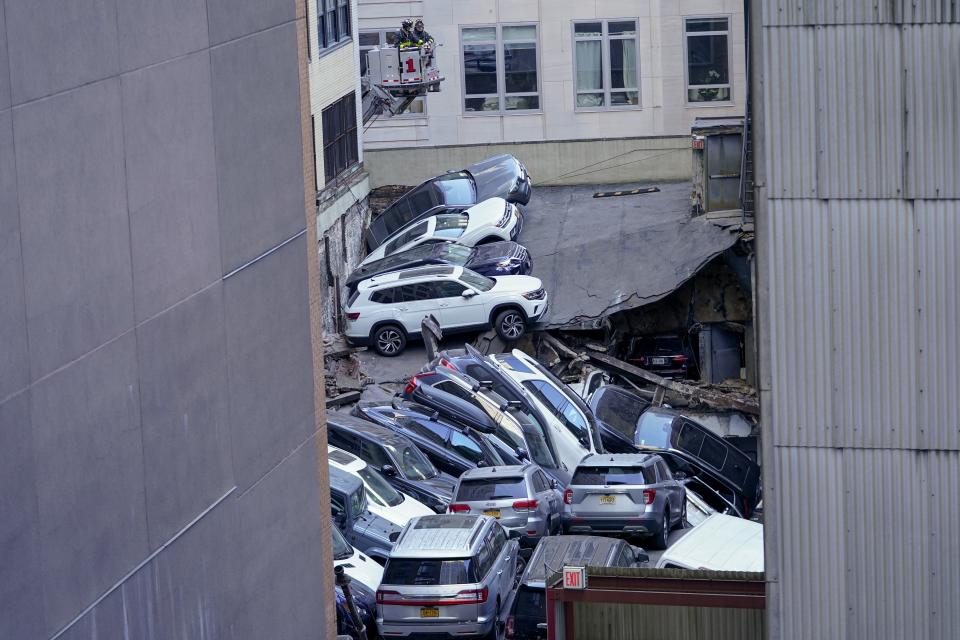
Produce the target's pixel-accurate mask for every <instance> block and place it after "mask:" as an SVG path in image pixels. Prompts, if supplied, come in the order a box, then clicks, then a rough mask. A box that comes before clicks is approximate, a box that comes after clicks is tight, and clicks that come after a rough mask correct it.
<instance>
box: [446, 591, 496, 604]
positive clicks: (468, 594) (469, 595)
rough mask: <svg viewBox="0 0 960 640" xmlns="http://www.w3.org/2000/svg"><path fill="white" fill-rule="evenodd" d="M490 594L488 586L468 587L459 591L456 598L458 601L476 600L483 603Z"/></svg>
mask: <svg viewBox="0 0 960 640" xmlns="http://www.w3.org/2000/svg"><path fill="white" fill-rule="evenodd" d="M488 595H490V591H489V590H488V589H487V588H486V587H484V588H483V589H467V590H466V591H461V592H460V593H458V594H457V597H456V598H455V600H456V602H457V603H459V602H476V603H477V604H483V603H484V602H486V601H487V596H488Z"/></svg>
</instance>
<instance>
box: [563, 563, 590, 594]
mask: <svg viewBox="0 0 960 640" xmlns="http://www.w3.org/2000/svg"><path fill="white" fill-rule="evenodd" d="M563 588H564V589H586V588H587V569H586V567H564V568H563Z"/></svg>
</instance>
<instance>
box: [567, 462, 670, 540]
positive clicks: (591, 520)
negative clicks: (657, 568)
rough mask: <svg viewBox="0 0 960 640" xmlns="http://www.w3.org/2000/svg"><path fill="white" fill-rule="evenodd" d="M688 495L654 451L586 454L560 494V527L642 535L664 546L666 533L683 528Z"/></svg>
mask: <svg viewBox="0 0 960 640" xmlns="http://www.w3.org/2000/svg"><path fill="white" fill-rule="evenodd" d="M686 494H687V492H686V489H685V488H684V486H683V484H682V483H680V482H679V481H677V480H675V479H674V478H673V476H672V474H671V473H670V470H669V469H668V468H667V465H666V463H664V461H663V459H662V458H661V457H660V456H658V455H654V454H646V453H634V454H631V453H618V454H609V453H604V454H597V455H591V456H587V457H586V458H584V459H583V461H581V462H580V464H579V465H577V470H576V471H574V473H573V479H572V480H571V481H570V484H569V485H568V486H567V488H566V490H565V491H564V493H563V502H564V505H565V506H564V512H563V530H564V533H590V534H592V533H606V534H620V535H637V536H646V537H649V538H650V539H651V545H652V546H653V547H654V548H656V549H666V547H667V537H668V536H669V535H670V531H671V530H673V529H674V528H678V527H682V526H683V522H684V518H685V517H686V508H687V497H686Z"/></svg>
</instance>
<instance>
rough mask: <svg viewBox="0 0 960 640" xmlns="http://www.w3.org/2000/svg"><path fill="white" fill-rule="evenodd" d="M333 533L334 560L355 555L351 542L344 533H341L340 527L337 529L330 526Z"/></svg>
mask: <svg viewBox="0 0 960 640" xmlns="http://www.w3.org/2000/svg"><path fill="white" fill-rule="evenodd" d="M330 531H331V535H332V536H333V559H334V560H346V559H347V558H349V557H350V556H352V555H353V547H351V546H350V543H349V542H347V539H346V538H344V537H343V534H342V533H340V529H337V528H336V527H335V526H331V527H330Z"/></svg>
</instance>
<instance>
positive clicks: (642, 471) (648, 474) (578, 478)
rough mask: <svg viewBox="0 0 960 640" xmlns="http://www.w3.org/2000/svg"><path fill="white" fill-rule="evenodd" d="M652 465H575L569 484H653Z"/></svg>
mask: <svg viewBox="0 0 960 640" xmlns="http://www.w3.org/2000/svg"><path fill="white" fill-rule="evenodd" d="M656 481H657V479H656V477H655V475H654V473H653V467H642V466H629V467H577V470H576V471H575V472H574V474H573V480H571V481H570V484H576V485H585V486H597V485H608V486H615V485H622V484H631V485H638V484H654V483H655V482H656Z"/></svg>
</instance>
